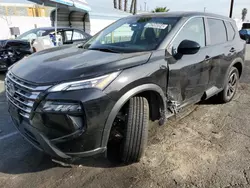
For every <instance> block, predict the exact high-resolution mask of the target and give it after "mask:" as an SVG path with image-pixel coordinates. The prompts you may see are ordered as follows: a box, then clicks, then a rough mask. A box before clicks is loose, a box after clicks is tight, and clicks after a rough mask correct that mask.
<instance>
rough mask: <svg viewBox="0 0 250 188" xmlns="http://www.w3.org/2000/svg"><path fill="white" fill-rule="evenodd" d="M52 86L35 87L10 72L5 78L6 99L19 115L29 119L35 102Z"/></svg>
mask: <svg viewBox="0 0 250 188" xmlns="http://www.w3.org/2000/svg"><path fill="white" fill-rule="evenodd" d="M49 87H50V86H35V85H32V84H30V83H28V82H25V81H22V80H21V79H19V78H17V77H16V76H14V75H13V74H12V73H11V72H10V71H9V72H8V73H7V76H6V78H5V90H6V97H7V100H8V101H9V102H11V103H12V104H13V105H14V106H16V107H17V108H18V109H19V114H20V115H21V116H23V117H25V118H29V117H30V114H31V111H32V108H33V106H34V103H35V100H36V99H37V98H38V96H39V94H40V93H41V92H43V91H45V90H46V89H48V88H49Z"/></svg>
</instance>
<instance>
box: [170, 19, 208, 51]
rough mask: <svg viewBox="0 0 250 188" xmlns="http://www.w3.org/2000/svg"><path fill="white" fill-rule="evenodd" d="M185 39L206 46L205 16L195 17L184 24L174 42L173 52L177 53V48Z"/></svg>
mask: <svg viewBox="0 0 250 188" xmlns="http://www.w3.org/2000/svg"><path fill="white" fill-rule="evenodd" d="M183 40H191V41H195V42H197V43H198V44H199V45H200V46H201V48H202V47H205V45H206V42H205V26H204V20H203V18H193V19H191V20H190V21H189V22H188V23H186V24H185V25H184V27H183V28H182V29H181V31H180V32H179V33H178V35H177V37H176V38H175V39H174V41H173V43H172V54H173V55H174V54H176V53H177V49H178V47H179V45H180V43H181V42H182V41H183Z"/></svg>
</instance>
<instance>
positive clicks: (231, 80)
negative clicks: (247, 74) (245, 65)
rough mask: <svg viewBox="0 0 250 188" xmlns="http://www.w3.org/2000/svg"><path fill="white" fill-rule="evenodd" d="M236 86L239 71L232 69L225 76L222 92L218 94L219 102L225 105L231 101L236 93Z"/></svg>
mask: <svg viewBox="0 0 250 188" xmlns="http://www.w3.org/2000/svg"><path fill="white" fill-rule="evenodd" d="M238 84H239V71H238V69H237V68H235V67H232V68H231V69H230V71H229V74H228V76H227V79H226V83H225V87H224V90H223V91H222V92H220V93H219V100H220V102H222V103H227V102H229V101H231V100H232V99H233V97H234V95H235V93H236V91H237V88H238Z"/></svg>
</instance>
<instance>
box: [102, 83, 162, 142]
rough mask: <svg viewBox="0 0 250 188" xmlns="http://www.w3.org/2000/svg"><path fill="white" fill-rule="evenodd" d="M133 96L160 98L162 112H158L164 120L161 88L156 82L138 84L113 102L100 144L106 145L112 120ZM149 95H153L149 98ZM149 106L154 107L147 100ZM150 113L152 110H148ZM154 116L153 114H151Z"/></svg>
mask: <svg viewBox="0 0 250 188" xmlns="http://www.w3.org/2000/svg"><path fill="white" fill-rule="evenodd" d="M134 96H143V97H145V98H147V100H160V101H158V102H160V103H159V107H160V108H162V112H161V114H160V116H161V118H163V120H164V121H165V112H166V108H167V107H166V96H165V94H164V92H163V90H162V89H161V88H160V87H159V86H158V85H156V84H143V85H140V86H137V87H135V88H133V89H131V90H129V91H127V92H126V93H125V94H124V95H122V97H120V99H119V100H118V101H117V102H116V103H115V105H114V106H113V108H112V110H111V111H110V113H109V116H108V118H107V120H106V122H105V125H104V130H103V135H102V144H101V145H102V146H103V147H107V144H108V139H109V134H110V130H111V128H112V125H113V122H114V120H115V118H116V116H117V114H118V112H119V111H120V110H121V109H122V107H123V106H124V105H125V104H126V103H127V102H128V101H129V99H130V98H131V97H134ZM151 96H153V97H152V98H151ZM154 97H157V99H154ZM149 108H150V111H151V110H152V109H155V107H153V106H152V104H150V101H149ZM156 108H157V107H156ZM150 113H152V111H151V112H150ZM150 115H152V114H150ZM152 116H153V117H154V118H155V116H154V115H152Z"/></svg>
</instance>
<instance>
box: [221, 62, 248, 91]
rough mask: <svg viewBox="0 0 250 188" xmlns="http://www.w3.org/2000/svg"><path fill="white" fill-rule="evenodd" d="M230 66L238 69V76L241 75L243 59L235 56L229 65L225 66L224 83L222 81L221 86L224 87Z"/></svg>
mask: <svg viewBox="0 0 250 188" xmlns="http://www.w3.org/2000/svg"><path fill="white" fill-rule="evenodd" d="M232 67H235V68H237V70H238V71H239V77H241V75H242V72H243V69H244V60H243V59H242V58H240V57H238V58H235V59H234V61H232V63H231V64H230V66H228V68H227V72H226V74H225V76H224V83H223V88H224V87H225V84H226V80H227V75H228V74H229V71H230V69H231V68H232Z"/></svg>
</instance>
